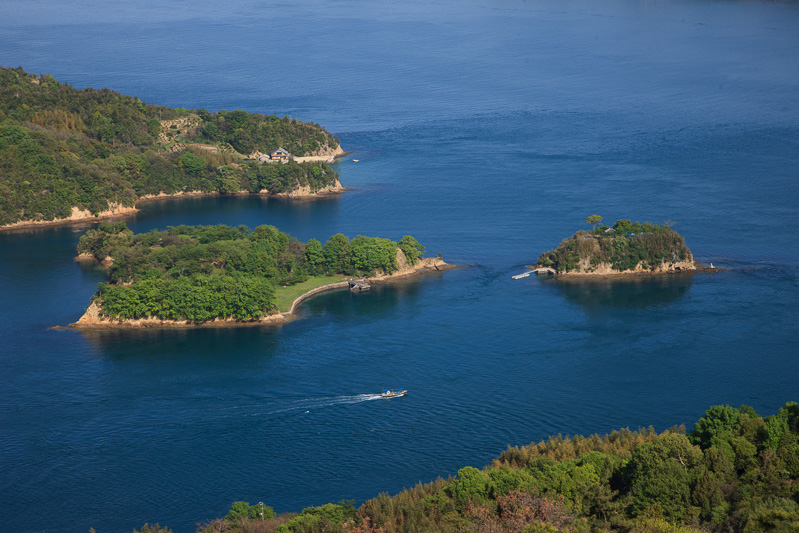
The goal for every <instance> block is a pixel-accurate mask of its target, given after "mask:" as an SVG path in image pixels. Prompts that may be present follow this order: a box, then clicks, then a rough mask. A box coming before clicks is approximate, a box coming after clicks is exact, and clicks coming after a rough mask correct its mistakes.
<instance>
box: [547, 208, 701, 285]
mask: <svg viewBox="0 0 799 533" xmlns="http://www.w3.org/2000/svg"><path fill="white" fill-rule="evenodd" d="M586 223H587V224H591V226H592V229H591V230H590V231H584V230H580V231H578V232H577V233H575V234H574V235H572V236H571V237H569V238H567V239H564V240H563V242H561V243H560V245H559V246H558V247H557V248H555V249H554V250H550V251H548V252H544V253H542V254H541V255H540V256H539V257H538V261H537V262H536V264H535V266H534V267H532V268H550V269H552V270H554V271H555V273H556V274H558V275H609V274H634V273H667V272H689V271H695V270H696V269H697V267H696V265H695V264H694V257H693V255H692V254H691V250H689V249H688V247H687V246H686V245H685V239H683V237H682V236H681V235H680V234H679V233H677V232H676V231H674V230H673V229H671V224H669V223H667V224H663V225H656V224H651V223H649V222H645V223H643V224H641V223H638V222H631V221H630V220H626V219H625V220H617V221H616V223H615V224H613V226H606V225H603V224H602V217H601V216H599V215H591V216H589V217H588V218H587V219H586Z"/></svg>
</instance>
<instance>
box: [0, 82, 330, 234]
mask: <svg viewBox="0 0 799 533" xmlns="http://www.w3.org/2000/svg"><path fill="white" fill-rule="evenodd" d="M189 119H191V120H189ZM179 120H184V121H185V122H186V123H187V124H188V129H170V128H171V127H174V126H175V125H174V124H172V126H170V127H169V128H164V126H163V124H166V123H167V122H168V121H179ZM190 141H197V142H203V143H206V144H207V143H212V144H214V145H215V146H211V145H210V144H207V145H205V146H202V145H196V144H191V142H190ZM225 143H227V144H225ZM229 144H232V145H233V146H234V147H237V149H240V150H244V152H243V153H244V154H249V153H250V152H252V151H253V150H255V149H258V150H260V151H263V152H266V153H269V152H271V151H272V150H274V149H276V148H278V146H281V145H282V146H284V147H286V148H288V149H289V150H290V151H291V152H292V153H293V154H294V155H306V154H311V153H315V152H318V151H320V150H327V149H330V148H335V147H337V146H338V139H336V138H335V137H333V136H332V135H331V134H330V133H328V132H326V131H325V130H324V129H323V128H321V127H320V126H318V125H316V124H307V123H303V122H300V121H297V120H294V119H290V118H287V117H286V118H278V117H275V116H266V115H260V114H251V113H247V112H245V111H230V112H225V111H221V112H219V113H214V114H212V113H208V112H206V111H204V110H200V111H198V112H197V113H196V114H194V113H190V112H189V111H187V110H185V109H182V108H176V109H172V108H167V107H164V106H155V105H148V104H145V103H143V102H141V101H140V100H139V99H138V98H133V97H130V96H125V95H122V94H120V93H117V92H114V91H110V90H108V89H101V90H94V89H83V90H78V89H75V88H73V87H72V86H71V85H69V84H65V83H59V82H57V81H56V80H55V79H54V78H53V77H52V76H50V75H44V76H41V77H39V76H36V75H34V74H28V73H26V72H25V71H24V70H22V69H21V68H17V69H9V68H0V226H2V225H5V224H9V223H13V222H17V221H22V220H54V219H58V218H65V217H68V216H70V215H71V214H72V208H73V207H76V208H78V209H80V210H88V211H90V212H91V213H93V214H98V213H100V212H102V211H105V210H108V209H109V207H110V205H111V204H116V205H121V206H132V205H133V204H134V202H135V201H136V200H137V199H138V198H140V197H141V196H144V195H154V194H159V193H162V192H163V193H168V194H172V193H176V192H182V191H204V192H217V191H218V192H221V193H225V194H227V193H235V192H239V191H248V192H259V191H261V190H263V189H266V190H268V191H269V192H270V193H283V192H290V191H293V190H295V189H297V188H298V187H301V186H308V187H310V188H311V190H314V191H315V190H318V189H320V188H323V187H325V186H328V185H332V184H334V183H335V181H336V179H337V177H338V176H337V174H336V173H335V172H334V171H333V169H332V168H330V166H329V165H327V164H325V163H323V162H315V163H301V164H298V163H295V162H291V163H289V164H286V165H280V164H259V163H257V162H255V161H247V160H245V159H244V157H243V156H242V155H241V154H238V153H236V152H234V151H233V150H232V149H230V148H229V147H228V145H229Z"/></svg>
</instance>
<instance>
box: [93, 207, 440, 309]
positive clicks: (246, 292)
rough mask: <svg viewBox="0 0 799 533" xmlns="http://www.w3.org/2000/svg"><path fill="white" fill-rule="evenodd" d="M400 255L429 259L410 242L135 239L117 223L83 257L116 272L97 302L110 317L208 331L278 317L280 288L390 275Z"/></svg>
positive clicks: (193, 230)
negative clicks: (204, 326)
mask: <svg viewBox="0 0 799 533" xmlns="http://www.w3.org/2000/svg"><path fill="white" fill-rule="evenodd" d="M398 248H399V249H401V250H402V251H403V253H404V254H405V257H406V259H407V260H408V262H410V263H411V264H414V263H415V262H416V261H417V260H418V259H419V258H420V257H421V256H422V255H423V254H424V252H425V249H424V247H423V246H422V245H420V244H419V243H418V242H417V241H416V239H414V238H413V237H411V236H409V235H406V236H405V237H403V238H402V239H401V240H400V241H399V243H396V242H393V241H391V240H390V239H383V238H378V237H364V236H363V235H359V236H357V237H355V238H353V239H352V240H350V239H349V238H348V237H346V236H345V235H342V234H340V233H337V234H336V235H333V236H332V237H330V239H329V240H328V241H327V242H326V243H325V244H324V246H323V245H322V243H321V242H319V241H318V240H316V239H311V240H309V241H308V242H307V243H303V242H300V241H298V240H297V239H295V238H294V237H291V236H290V235H288V234H286V233H283V232H281V231H279V230H278V229H277V228H275V227H274V226H258V227H257V228H255V229H254V230H252V231H250V229H249V228H247V227H246V226H239V227H237V228H233V227H230V226H226V225H219V226H177V227H170V228H168V229H167V230H165V231H159V230H153V231H150V232H148V233H142V234H138V235H134V234H133V232H131V231H130V230H129V229H128V228H127V226H126V225H125V224H124V223H123V222H116V223H102V224H100V225H99V227H98V228H97V229H93V230H89V231H88V232H87V233H86V234H85V235H84V236H82V237H81V239H80V242H79V244H78V253H79V254H83V256H84V257H85V256H92V257H94V258H95V259H97V260H103V261H104V262H105V264H107V265H109V278H110V279H109V280H110V283H101V284H100V288H99V291H98V292H97V295H96V296H95V299H96V302H98V303H99V305H100V306H101V309H102V311H103V313H104V314H105V315H106V316H108V317H112V318H115V319H137V318H146V317H153V318H160V319H164V320H188V321H190V322H194V323H202V322H206V321H209V320H214V319H216V318H220V319H230V318H232V319H235V320H238V321H242V322H249V321H254V320H258V319H259V318H261V317H263V316H265V315H268V314H270V313H273V312H275V311H276V310H277V309H276V300H275V290H276V287H285V286H289V285H293V284H296V283H300V282H303V281H305V280H307V279H308V278H309V277H311V276H329V275H336V274H341V275H350V276H352V275H367V276H369V275H373V274H375V273H377V272H381V273H387V274H390V273H392V272H394V271H396V270H397V268H398V265H397V249H398Z"/></svg>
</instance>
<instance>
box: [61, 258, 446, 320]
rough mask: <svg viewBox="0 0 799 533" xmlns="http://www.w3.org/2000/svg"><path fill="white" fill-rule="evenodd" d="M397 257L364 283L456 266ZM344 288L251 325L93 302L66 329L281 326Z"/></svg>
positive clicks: (332, 286) (300, 299) (304, 296)
mask: <svg viewBox="0 0 799 533" xmlns="http://www.w3.org/2000/svg"><path fill="white" fill-rule="evenodd" d="M400 254H401V252H400V253H398V256H397V259H398V266H399V270H397V271H396V272H394V273H393V274H388V275H377V276H373V277H370V278H366V281H368V282H392V281H395V280H399V279H402V278H408V277H412V276H418V275H422V274H424V273H426V272H437V271H443V270H449V269H452V268H457V266H456V265H450V264H448V263H445V262H444V261H443V260H442V259H441V258H438V257H428V258H423V259H419V261H418V262H417V263H416V264H415V265H409V264H408V263H407V262H406V261H405V256H404V254H403V255H402V256H401V257H402V260H401V261H399V259H400ZM347 285H348V282H347V281H342V282H338V283H331V284H329V285H323V286H321V287H317V288H315V289H312V290H310V291H308V292H306V293H305V294H302V295H300V296H299V297H297V298H296V299H295V300H294V302H292V304H291V309H290V310H289V311H288V312H283V313H281V312H277V313H274V314H271V315H267V316H265V317H262V318H261V319H260V320H254V321H251V322H242V321H240V320H236V319H233V318H226V319H220V318H217V319H214V320H211V321H208V322H202V323H199V324H198V323H194V322H189V321H188V320H164V319H160V318H153V317H147V318H137V319H129V320H119V319H112V318H108V317H106V316H104V315H103V313H102V310H101V309H100V306H99V305H98V304H97V303H96V302H92V303H91V304H90V305H89V308H88V309H87V310H86V312H85V313H83V316H81V317H80V318H79V319H78V321H77V322H74V323H72V324H69V327H70V328H73V329H80V330H94V329H144V328H196V327H232V326H262V325H269V324H284V323H286V322H289V321H291V320H294V319H295V318H297V315H296V313H295V310H296V308H297V306H298V305H299V304H301V303H302V302H303V301H305V300H307V299H308V298H311V297H313V296H315V295H317V294H320V293H323V292H327V291H331V290H336V289H342V288H345V287H347Z"/></svg>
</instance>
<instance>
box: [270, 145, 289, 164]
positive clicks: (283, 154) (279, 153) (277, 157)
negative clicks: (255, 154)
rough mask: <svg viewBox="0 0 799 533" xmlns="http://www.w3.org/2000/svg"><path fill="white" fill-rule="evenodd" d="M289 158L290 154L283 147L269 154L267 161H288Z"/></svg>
mask: <svg viewBox="0 0 799 533" xmlns="http://www.w3.org/2000/svg"><path fill="white" fill-rule="evenodd" d="M289 158H291V154H290V153H289V151H288V150H286V149H285V148H283V147H280V148H278V149H277V150H275V151H274V152H272V153H271V154H269V159H271V160H272V161H288V160H289Z"/></svg>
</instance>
